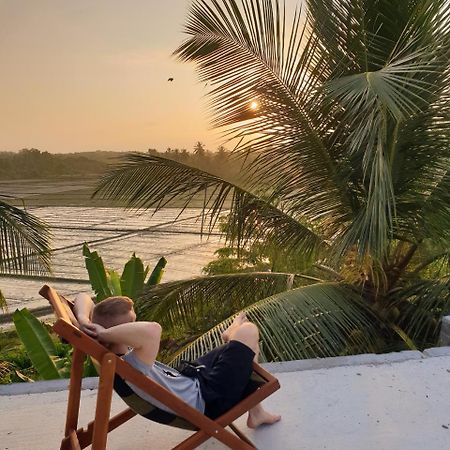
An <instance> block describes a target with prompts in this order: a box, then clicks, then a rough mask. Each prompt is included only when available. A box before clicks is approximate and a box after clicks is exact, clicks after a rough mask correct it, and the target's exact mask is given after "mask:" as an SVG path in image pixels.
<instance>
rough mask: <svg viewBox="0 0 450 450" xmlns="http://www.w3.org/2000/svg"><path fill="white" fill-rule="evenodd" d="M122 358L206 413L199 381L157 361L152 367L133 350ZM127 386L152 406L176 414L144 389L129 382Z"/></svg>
mask: <svg viewBox="0 0 450 450" xmlns="http://www.w3.org/2000/svg"><path fill="white" fill-rule="evenodd" d="M122 358H123V360H124V361H126V362H127V363H129V364H130V365H132V366H133V367H134V368H135V369H137V370H139V371H140V372H142V373H143V374H144V375H146V376H147V377H149V378H151V379H152V380H153V381H156V382H157V383H158V384H160V385H161V386H163V387H165V388H166V389H167V390H169V391H170V392H172V393H173V394H175V395H177V396H178V397H180V398H181V399H182V400H183V401H184V402H186V403H187V404H188V405H190V406H192V407H193V408H195V409H198V410H199V411H200V412H202V413H203V412H204V411H205V401H204V400H203V397H202V393H201V391H200V384H199V381H198V379H196V378H189V377H186V376H184V375H181V374H180V372H178V371H177V370H175V369H172V367H169V366H166V365H165V364H162V363H160V362H159V361H155V363H154V364H153V365H152V366H149V365H148V364H145V363H144V362H142V361H141V360H140V359H139V358H138V357H137V356H136V354H135V353H134V351H133V350H131V351H130V352H128V353H127V354H126V355H124V356H123V357H122ZM127 384H128V385H129V386H130V387H131V389H133V391H134V392H135V393H136V394H138V395H139V397H141V398H143V399H145V400H147V401H148V402H150V403H151V404H152V405H155V406H156V407H158V408H160V409H162V410H164V411H167V412H169V413H172V414H174V412H173V411H172V410H170V409H169V408H167V406H165V405H163V404H162V403H160V402H158V400H155V399H154V398H153V397H152V396H151V395H149V394H147V393H146V392H145V391H143V390H142V389H139V388H138V387H137V386H135V385H134V384H132V383H128V382H127Z"/></svg>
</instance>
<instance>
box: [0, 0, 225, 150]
mask: <svg viewBox="0 0 450 450" xmlns="http://www.w3.org/2000/svg"><path fill="white" fill-rule="evenodd" d="M188 4H189V2H188V1H187V0H170V1H161V0H130V1H123V0H95V1H92V0H76V1H74V0H39V1H36V0H0V59H1V70H0V117H1V120H0V151H17V150H19V149H21V148H30V147H35V148H38V149H40V150H42V151H45V150H46V151H49V152H74V151H86V150H98V149H101V150H114V151H117V150H145V149H147V148H149V147H155V148H158V149H159V150H164V149H165V148H166V147H168V146H170V147H180V148H181V147H185V148H188V149H189V150H191V149H192V147H193V145H194V143H195V142H196V141H197V140H201V141H203V142H205V143H206V144H207V145H208V147H209V148H211V149H212V150H214V149H215V148H216V147H217V146H218V145H220V143H221V139H220V137H219V135H218V134H217V132H214V131H210V130H208V128H209V126H208V119H207V115H206V106H205V100H204V95H205V88H204V85H203V84H201V83H199V82H198V81H197V78H196V74H195V71H194V67H193V66H192V65H189V64H183V63H179V62H177V61H176V60H175V59H174V58H173V57H172V56H171V53H172V51H173V50H174V49H175V48H176V47H177V46H178V45H179V44H180V43H181V42H182V40H183V39H184V36H183V33H182V25H183V22H184V19H185V17H186V11H187V8H188ZM169 77H173V78H174V81H173V82H172V83H170V82H168V81H167V79H168V78H169Z"/></svg>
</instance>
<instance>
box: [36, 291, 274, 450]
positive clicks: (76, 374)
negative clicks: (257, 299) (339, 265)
mask: <svg viewBox="0 0 450 450" xmlns="http://www.w3.org/2000/svg"><path fill="white" fill-rule="evenodd" d="M39 293H40V294H41V295H42V296H43V297H44V298H46V299H47V300H48V301H49V302H50V304H51V305H52V306H53V310H54V312H55V314H56V316H57V319H58V320H57V321H56V323H55V324H54V326H53V329H54V331H55V332H56V333H57V334H58V335H59V336H60V337H61V338H62V339H64V340H65V341H67V342H68V343H70V344H71V345H72V347H73V349H74V351H73V356H72V369H71V375H70V385H69V398H68V403H67V414H66V425H65V431H64V438H63V439H62V441H61V447H60V450H81V449H83V448H86V447H87V446H89V445H91V444H92V450H105V449H106V442H107V437H108V432H110V431H112V430H114V429H115V428H117V427H118V426H120V425H122V424H123V423H125V422H126V421H128V420H129V419H131V418H132V417H134V416H135V415H136V413H135V412H134V411H132V410H131V409H130V408H127V409H125V410H124V411H122V412H121V413H119V414H117V415H115V416H114V417H111V418H110V412H111V400H112V393H113V384H114V376H115V374H118V375H119V376H120V377H122V378H123V379H124V380H126V381H129V382H130V383H132V384H134V385H136V386H138V387H139V388H140V389H142V390H144V391H146V392H148V393H149V394H150V395H151V396H152V397H154V398H155V399H156V400H158V401H160V402H161V403H163V404H164V405H166V406H167V407H168V408H170V409H171V410H172V411H174V412H175V414H176V415H178V416H180V417H183V418H184V419H185V420H187V421H188V422H190V423H191V424H193V425H194V426H195V427H196V428H197V429H198V431H196V432H195V433H194V434H192V435H191V436H190V437H188V438H187V439H185V440H184V441H183V442H181V443H180V444H178V445H177V446H176V447H174V450H175V449H176V450H191V449H195V448H197V447H198V446H199V445H201V444H202V443H203V442H205V441H207V440H208V439H209V438H211V437H213V438H215V439H217V440H219V441H221V442H222V443H223V444H225V445H227V446H228V447H230V448H232V449H236V450H249V449H252V448H256V447H255V446H254V445H253V443H252V442H251V441H250V440H249V439H248V438H247V437H246V436H245V435H244V434H243V433H242V432H241V431H240V430H239V429H238V428H237V427H236V426H235V425H234V424H233V421H234V420H236V419H237V418H238V417H240V416H242V415H243V414H244V413H246V412H247V411H249V410H250V409H251V408H253V407H254V406H256V405H257V404H258V403H260V402H261V401H262V400H264V399H265V398H267V397H268V396H269V395H271V394H272V393H273V392H275V391H276V390H278V389H279V388H280V385H279V382H278V380H277V379H276V378H275V377H274V376H273V375H271V374H270V373H269V372H267V371H266V370H264V369H263V368H262V367H261V366H259V365H258V364H256V363H254V366H253V370H254V372H256V374H257V375H259V377H261V378H262V379H263V380H264V381H265V383H264V384H263V385H262V386H261V387H260V388H259V389H257V390H256V391H255V392H253V393H252V394H250V395H249V396H248V397H246V398H244V399H243V400H242V401H241V402H240V403H239V404H237V405H236V406H234V407H233V408H232V409H230V410H229V411H227V412H226V413H225V414H223V415H222V416H220V417H219V418H217V419H215V420H212V419H210V418H208V417H207V416H205V415H204V414H202V413H201V412H200V411H198V410H196V409H194V408H192V407H191V406H189V405H188V404H187V403H185V402H184V401H183V400H181V399H180V398H179V397H177V396H176V395H174V394H172V393H171V392H170V391H168V390H167V389H165V388H164V387H162V386H161V385H159V384H158V383H156V382H155V381H153V380H151V379H150V378H148V377H146V376H145V375H144V374H142V373H141V372H139V371H138V370H137V369H135V368H134V367H132V366H131V365H130V364H128V363H127V362H126V361H124V360H122V359H121V358H120V357H118V356H116V355H115V354H113V353H111V352H110V351H109V350H108V349H107V348H106V347H104V346H103V345H101V344H100V343H99V342H97V341H96V340H95V339H92V338H91V337H90V336H88V335H87V334H85V333H83V332H82V331H81V330H80V329H79V328H78V322H77V321H76V318H75V316H74V314H73V312H72V306H73V305H72V304H71V302H70V301H68V300H67V299H66V298H64V297H63V296H60V295H58V293H57V292H56V291H55V290H54V289H52V288H51V287H49V286H47V285H45V286H43V287H42V289H41V290H40V291H39ZM86 355H89V356H91V357H92V358H93V359H94V360H96V361H98V362H99V365H100V373H99V385H98V393H97V405H96V410H95V419H94V421H92V422H90V423H89V424H88V425H87V427H86V428H77V427H78V415H79V409H80V399H81V398H80V397H81V381H82V375H83V363H84V360H85V358H86ZM169 426H170V425H169ZM227 426H229V427H230V428H231V429H232V430H233V432H234V434H233V433H232V432H230V431H229V430H227V429H225V427H227Z"/></svg>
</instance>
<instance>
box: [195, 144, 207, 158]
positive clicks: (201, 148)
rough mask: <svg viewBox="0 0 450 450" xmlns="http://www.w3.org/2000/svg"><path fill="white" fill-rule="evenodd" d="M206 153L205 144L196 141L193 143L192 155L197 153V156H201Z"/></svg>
mask: <svg viewBox="0 0 450 450" xmlns="http://www.w3.org/2000/svg"><path fill="white" fill-rule="evenodd" d="M205 154H206V148H205V145H204V144H202V143H201V142H200V141H198V142H197V143H196V144H195V145H194V155H197V156H198V157H199V158H203V157H204V156H205Z"/></svg>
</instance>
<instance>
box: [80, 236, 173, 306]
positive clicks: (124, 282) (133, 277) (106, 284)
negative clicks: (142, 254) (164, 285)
mask: <svg viewBox="0 0 450 450" xmlns="http://www.w3.org/2000/svg"><path fill="white" fill-rule="evenodd" d="M83 256H84V260H85V264H86V269H87V271H88V275H89V281H90V282H91V286H92V289H93V290H94V292H95V293H96V301H97V302H99V301H101V300H103V299H105V298H107V297H111V296H114V295H124V296H126V297H129V298H131V299H132V300H137V299H138V298H139V297H140V296H141V294H142V292H143V290H144V287H145V286H153V285H154V284H157V283H159V281H160V280H161V278H162V275H163V273H164V267H165V266H166V263H167V261H166V259H165V258H164V257H162V258H160V260H159V261H158V263H157V264H156V265H155V267H154V269H153V271H152V273H151V274H150V277H149V278H148V280H147V282H146V281H145V279H146V277H147V274H148V272H149V266H147V267H145V269H144V264H143V262H142V260H141V259H140V258H138V257H136V255H135V254H134V253H133V255H132V256H131V258H130V259H129V260H128V262H127V263H126V264H125V266H124V269H123V271H122V275H121V276H120V277H119V274H118V273H117V272H116V271H115V270H112V269H107V268H105V265H104V263H103V259H102V258H101V257H100V256H99V254H98V253H97V252H96V251H94V252H91V251H90V249H89V247H88V245H87V244H84V245H83Z"/></svg>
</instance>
